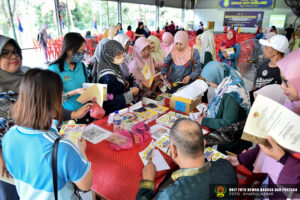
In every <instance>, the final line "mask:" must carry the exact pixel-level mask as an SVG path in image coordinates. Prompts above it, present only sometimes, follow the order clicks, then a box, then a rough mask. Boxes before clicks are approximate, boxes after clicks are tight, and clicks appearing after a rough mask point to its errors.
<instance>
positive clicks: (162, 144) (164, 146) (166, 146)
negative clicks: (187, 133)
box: [155, 134, 171, 156]
mask: <svg viewBox="0 0 300 200" xmlns="http://www.w3.org/2000/svg"><path fill="white" fill-rule="evenodd" d="M155 146H156V147H157V148H159V149H160V150H161V151H162V152H164V153H165V154H167V155H168V156H170V155H171V154H170V139H169V134H165V135H163V136H161V137H160V138H159V139H158V140H157V141H156V142H155Z"/></svg>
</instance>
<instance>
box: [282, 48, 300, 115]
mask: <svg viewBox="0 0 300 200" xmlns="http://www.w3.org/2000/svg"><path fill="white" fill-rule="evenodd" d="M299 57H300V49H298V50H295V51H292V52H291V53H289V54H288V55H287V56H285V57H284V58H283V59H281V60H280V61H278V62H277V66H278V67H279V68H280V70H281V71H282V73H283V74H284V76H285V78H286V79H287V81H288V82H289V83H290V84H291V85H292V86H293V87H294V88H295V89H296V90H297V92H298V96H299V97H300V59H299ZM284 105H285V106H286V107H287V108H289V109H290V110H292V111H293V112H295V113H297V114H298V115H300V101H293V102H292V101H290V100H288V101H287V102H286V103H285V104H284Z"/></svg>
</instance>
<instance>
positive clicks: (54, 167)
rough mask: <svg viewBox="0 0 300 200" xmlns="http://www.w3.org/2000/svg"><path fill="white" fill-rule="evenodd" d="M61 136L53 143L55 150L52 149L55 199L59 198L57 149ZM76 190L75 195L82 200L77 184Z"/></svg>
mask: <svg viewBox="0 0 300 200" xmlns="http://www.w3.org/2000/svg"><path fill="white" fill-rule="evenodd" d="M60 139H61V137H58V138H57V139H56V140H55V141H54V144H53V150H52V161H51V168H52V180H53V192H54V199H55V200H58V196H57V193H58V189H57V151H58V143H59V140H60ZM74 187H75V191H74V195H76V196H77V197H78V200H82V198H81V196H80V194H79V189H78V188H77V186H76V185H75V184H74Z"/></svg>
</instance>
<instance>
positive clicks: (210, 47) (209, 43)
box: [200, 30, 217, 63]
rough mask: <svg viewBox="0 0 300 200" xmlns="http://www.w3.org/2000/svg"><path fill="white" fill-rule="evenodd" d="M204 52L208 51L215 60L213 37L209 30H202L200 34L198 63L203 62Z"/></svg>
mask: <svg viewBox="0 0 300 200" xmlns="http://www.w3.org/2000/svg"><path fill="white" fill-rule="evenodd" d="M205 52H210V53H211V55H212V58H213V60H217V58H216V44H215V37H214V34H213V32H211V31H209V30H207V31H204V33H202V35H201V51H200V63H204V57H205Z"/></svg>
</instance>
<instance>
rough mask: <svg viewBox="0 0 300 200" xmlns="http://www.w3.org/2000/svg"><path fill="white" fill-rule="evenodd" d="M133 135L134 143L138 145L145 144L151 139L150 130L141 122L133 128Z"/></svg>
mask: <svg viewBox="0 0 300 200" xmlns="http://www.w3.org/2000/svg"><path fill="white" fill-rule="evenodd" d="M132 134H133V138H134V142H135V143H136V144H141V145H142V144H144V143H145V141H147V140H148V139H149V138H151V137H152V136H151V133H150V128H149V126H148V125H147V124H145V123H144V122H139V123H137V124H135V125H133V126H132Z"/></svg>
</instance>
